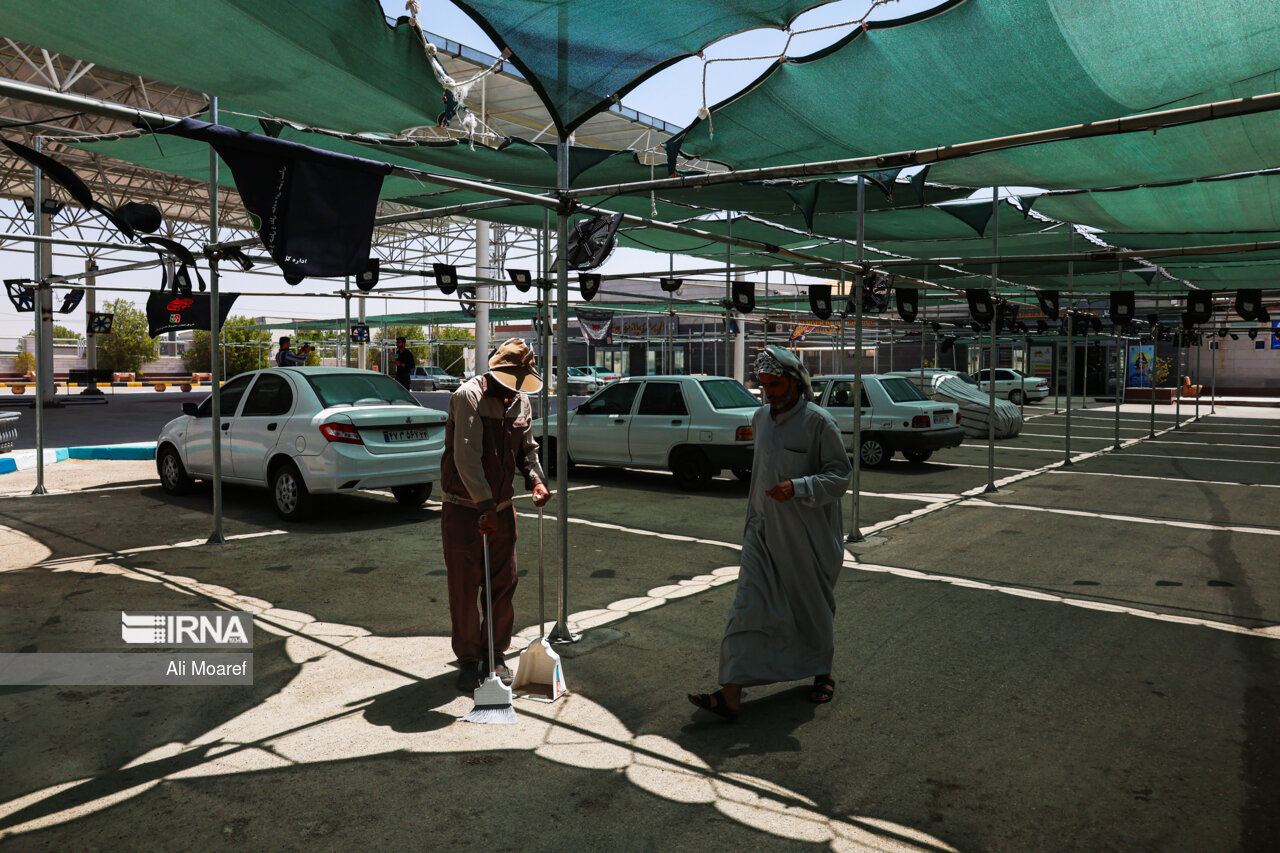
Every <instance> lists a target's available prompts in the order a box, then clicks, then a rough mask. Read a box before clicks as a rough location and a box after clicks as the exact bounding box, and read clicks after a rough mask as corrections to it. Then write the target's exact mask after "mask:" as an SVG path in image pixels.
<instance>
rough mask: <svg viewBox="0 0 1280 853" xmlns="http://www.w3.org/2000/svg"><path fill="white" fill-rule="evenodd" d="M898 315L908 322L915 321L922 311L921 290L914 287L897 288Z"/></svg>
mask: <svg viewBox="0 0 1280 853" xmlns="http://www.w3.org/2000/svg"><path fill="white" fill-rule="evenodd" d="M897 299H898V316H899V317H901V318H902V319H903V320H905V321H906V322H908V323H913V322H915V319H916V315H917V314H919V313H920V291H919V290H918V289H917V288H914V287H899V288H898V290H897Z"/></svg>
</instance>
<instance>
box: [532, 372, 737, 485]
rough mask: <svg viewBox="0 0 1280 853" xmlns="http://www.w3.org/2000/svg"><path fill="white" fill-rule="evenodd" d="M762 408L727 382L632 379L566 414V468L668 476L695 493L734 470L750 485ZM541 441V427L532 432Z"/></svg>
mask: <svg viewBox="0 0 1280 853" xmlns="http://www.w3.org/2000/svg"><path fill="white" fill-rule="evenodd" d="M759 408H760V403H759V402H758V401H757V400H756V398H755V397H753V396H752V395H751V392H750V391H748V390H747V389H746V388H744V387H743V385H742V383H740V382H738V381H736V380H734V379H726V378H725V377H723V376H628V377H625V378H623V379H620V380H618V381H617V382H611V383H609V384H608V385H606V386H604V388H602V389H601V390H600V391H598V392H597V393H596V394H595V396H593V397H591V399H589V400H586V401H584V402H583V403H582V405H580V406H578V408H576V409H574V410H573V411H572V412H570V413H569V462H570V463H571V464H577V463H579V462H582V463H586V464H588V465H610V466H617V467H621V468H647V469H652V470H669V471H670V472H671V473H672V474H674V475H675V479H676V484H677V485H679V486H680V487H681V488H682V489H686V490H689V491H694V490H697V489H701V488H704V487H705V486H706V485H707V483H708V482H710V480H711V478H712V477H715V476H716V475H717V474H719V473H720V472H721V471H723V470H724V469H726V468H727V469H729V470H731V471H732V472H733V474H734V476H735V477H737V478H738V479H740V480H749V479H750V478H751V456H752V453H753V451H754V447H755V445H754V442H753V441H752V430H751V416H752V415H754V414H755V413H756V410H758V409H759ZM548 420H549V425H548V431H549V433H550V436H549V438H548V439H547V448H546V449H547V454H548V455H547V456H546V457H544V459H545V460H546V462H547V464H546V465H544V468H545V469H546V471H547V473H548V474H551V473H554V468H555V465H554V460H555V458H556V439H555V430H556V426H555V424H556V416H555V415H552V416H551V417H550V418H549V419H548ZM534 434H535V436H537V437H538V438H539V440H541V436H542V422H541V421H538V422H537V423H536V424H535V426H534Z"/></svg>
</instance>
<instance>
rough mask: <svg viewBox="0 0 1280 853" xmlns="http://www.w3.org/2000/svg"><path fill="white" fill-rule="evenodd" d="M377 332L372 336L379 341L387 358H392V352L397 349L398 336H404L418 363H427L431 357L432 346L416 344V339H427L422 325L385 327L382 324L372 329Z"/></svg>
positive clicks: (380, 347)
mask: <svg viewBox="0 0 1280 853" xmlns="http://www.w3.org/2000/svg"><path fill="white" fill-rule="evenodd" d="M371 331H374V332H376V334H374V335H372V336H371V337H372V338H373V339H374V341H375V342H377V344H378V347H379V349H380V350H382V351H383V352H385V353H386V354H387V358H392V356H391V353H393V352H395V349H396V338H404V342H405V344H406V345H407V346H408V347H409V352H411V353H413V357H414V358H415V359H416V360H417V362H418V364H426V363H427V362H428V361H429V360H430V359H431V348H430V347H429V346H427V345H426V344H419V345H417V346H414V344H413V342H414V341H425V340H426V339H427V333H426V332H424V331H423V330H422V327H421V326H387V327H386V328H385V329H384V328H383V327H381V326H378V327H376V328H375V329H373V330H371Z"/></svg>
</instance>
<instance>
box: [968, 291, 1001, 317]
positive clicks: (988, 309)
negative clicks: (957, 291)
mask: <svg viewBox="0 0 1280 853" xmlns="http://www.w3.org/2000/svg"><path fill="white" fill-rule="evenodd" d="M964 295H965V298H966V299H968V300H969V316H970V317H972V318H973V319H975V320H977V321H978V322H979V323H982V324H983V325H985V324H987V323H990V322H991V321H992V320H993V319H994V318H995V316H996V309H995V305H994V304H992V302H991V291H989V290H987V289H986V288H984V287H966V288H965V290H964Z"/></svg>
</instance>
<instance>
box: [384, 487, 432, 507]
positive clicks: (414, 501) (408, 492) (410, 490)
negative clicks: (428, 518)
mask: <svg viewBox="0 0 1280 853" xmlns="http://www.w3.org/2000/svg"><path fill="white" fill-rule="evenodd" d="M391 494H392V495H394V496H395V499H396V501H398V502H399V503H400V504H401V505H403V506H413V507H417V506H422V505H423V504H424V503H426V502H427V498H429V497H431V484H430V483H414V484H413V485H412V486H392V487H391Z"/></svg>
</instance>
